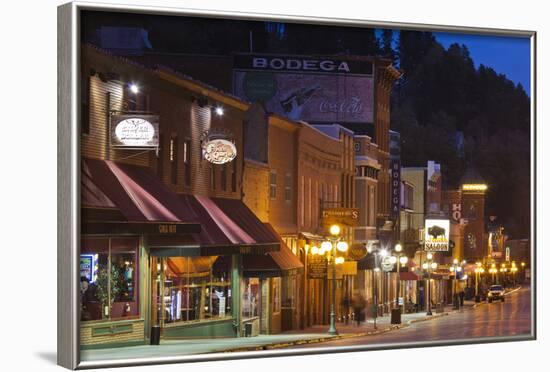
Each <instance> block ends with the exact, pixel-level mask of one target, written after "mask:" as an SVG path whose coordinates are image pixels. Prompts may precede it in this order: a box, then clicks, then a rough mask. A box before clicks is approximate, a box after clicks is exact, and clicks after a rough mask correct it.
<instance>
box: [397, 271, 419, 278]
mask: <svg viewBox="0 0 550 372" xmlns="http://www.w3.org/2000/svg"><path fill="white" fill-rule="evenodd" d="M399 279H401V280H418V275H416V274H415V273H412V272H410V271H408V272H400V273H399Z"/></svg>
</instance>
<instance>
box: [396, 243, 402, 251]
mask: <svg viewBox="0 0 550 372" xmlns="http://www.w3.org/2000/svg"><path fill="white" fill-rule="evenodd" d="M394 250H395V251H396V252H401V251H402V250H403V247H402V246H401V244H399V243H397V244H396V245H395V248H394Z"/></svg>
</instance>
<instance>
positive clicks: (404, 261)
mask: <svg viewBox="0 0 550 372" xmlns="http://www.w3.org/2000/svg"><path fill="white" fill-rule="evenodd" d="M402 250H403V247H402V246H401V244H399V243H397V244H396V245H395V247H394V251H395V256H396V258H397V260H396V262H397V291H396V298H395V303H396V305H397V307H398V308H400V304H399V297H400V294H401V274H400V271H401V270H400V265H403V266H404V265H406V264H407V261H408V258H407V256H406V255H403V256H402V255H401V251H402ZM404 303H405V299H404V298H403V304H404ZM404 309H405V306H403V310H404ZM403 310H401V311H402V312H403Z"/></svg>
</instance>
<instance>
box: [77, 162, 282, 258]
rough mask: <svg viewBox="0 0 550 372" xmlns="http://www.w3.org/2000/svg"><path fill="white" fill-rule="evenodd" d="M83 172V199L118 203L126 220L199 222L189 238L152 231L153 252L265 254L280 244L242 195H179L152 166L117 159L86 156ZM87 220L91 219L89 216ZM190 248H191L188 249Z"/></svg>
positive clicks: (87, 203)
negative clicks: (160, 234) (152, 169)
mask: <svg viewBox="0 0 550 372" xmlns="http://www.w3.org/2000/svg"><path fill="white" fill-rule="evenodd" d="M82 173H83V176H82V190H83V192H82V198H83V202H82V204H83V206H84V207H88V209H94V208H95V209H101V208H112V209H117V210H118V211H120V214H121V215H122V216H123V217H124V218H125V219H126V221H132V222H144V221H147V222H152V221H156V222H174V223H178V224H182V223H183V224H189V225H190V226H195V228H194V230H192V229H189V233H192V234H190V236H187V237H186V238H185V239H182V237H175V236H151V237H150V239H148V244H149V246H150V247H151V248H155V249H157V248H158V249H157V250H156V251H153V250H152V251H151V253H152V254H161V255H164V256H168V255H171V254H172V255H188V254H193V255H220V254H234V253H247V252H250V253H262V254H263V253H266V252H268V251H278V250H279V246H280V243H279V238H278V236H277V234H275V233H274V232H272V231H271V230H269V229H268V228H267V227H266V226H264V224H263V223H262V222H261V221H260V220H259V219H258V218H257V217H256V216H255V215H254V213H253V212H252V211H251V210H250V209H248V207H246V205H244V203H243V202H242V201H241V200H239V199H222V198H208V197H203V196H195V195H179V194H177V193H175V192H173V191H172V190H170V189H169V188H168V187H167V186H166V185H164V184H163V183H162V181H161V180H160V179H159V178H158V177H157V175H155V174H154V173H153V172H151V171H150V170H149V168H146V167H140V166H135V165H129V164H121V163H117V162H113V161H104V160H93V159H84V160H83V164H82ZM95 215H97V214H94V216H95ZM85 216H86V214H85ZM83 222H84V223H85V224H86V223H87V222H88V223H89V222H90V221H89V219H86V218H85V219H84V221H83ZM118 225H122V224H121V223H119V224H118ZM126 225H129V224H126ZM135 225H136V226H137V224H135ZM138 227H139V228H141V225H139V226H138ZM118 229H119V230H120V226H118ZM134 230H135V229H134ZM182 230H183V229H182ZM94 231H97V228H96V229H95V230H94ZM178 231H179V230H178ZM187 248H189V249H190V250H187V251H186V250H185V249H187ZM191 252H192V253H191Z"/></svg>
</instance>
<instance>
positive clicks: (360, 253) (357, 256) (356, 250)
mask: <svg viewBox="0 0 550 372" xmlns="http://www.w3.org/2000/svg"><path fill="white" fill-rule="evenodd" d="M366 255H367V247H366V246H365V244H362V243H356V244H352V245H351V247H350V249H349V252H348V258H349V259H350V260H354V261H359V260H362V259H363V258H365V256H366Z"/></svg>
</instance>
